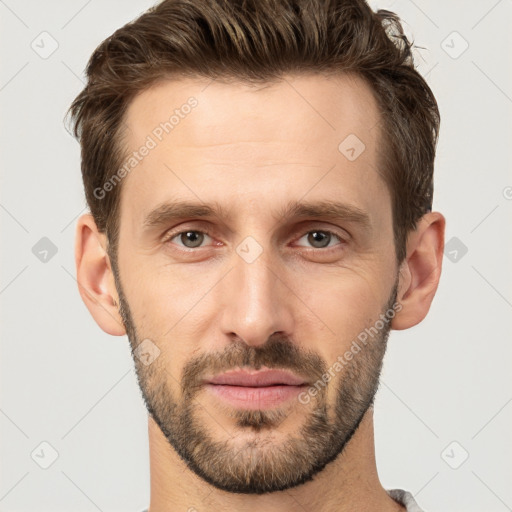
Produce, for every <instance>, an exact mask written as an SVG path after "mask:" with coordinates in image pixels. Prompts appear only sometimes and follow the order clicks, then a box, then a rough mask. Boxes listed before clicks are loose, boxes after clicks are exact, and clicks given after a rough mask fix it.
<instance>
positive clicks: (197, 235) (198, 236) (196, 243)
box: [165, 229, 211, 249]
mask: <svg viewBox="0 0 512 512" xmlns="http://www.w3.org/2000/svg"><path fill="white" fill-rule="evenodd" d="M205 237H207V238H211V237H210V236H209V235H208V234H207V233H205V232H204V231H198V230H197V229H189V230H187V231H181V232H180V233H176V234H174V235H172V236H171V237H169V238H167V239H166V240H165V242H166V243H167V242H172V241H173V240H174V239H177V240H178V241H179V242H181V243H176V245H178V246H179V245H181V246H182V247H185V248H187V249H195V248H197V247H200V246H201V244H202V243H203V241H204V240H205Z"/></svg>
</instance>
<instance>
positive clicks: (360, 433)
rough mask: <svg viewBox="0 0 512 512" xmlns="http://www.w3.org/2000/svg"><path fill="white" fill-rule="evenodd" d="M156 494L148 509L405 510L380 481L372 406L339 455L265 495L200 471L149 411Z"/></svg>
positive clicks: (223, 511) (241, 511) (165, 511)
mask: <svg viewBox="0 0 512 512" xmlns="http://www.w3.org/2000/svg"><path fill="white" fill-rule="evenodd" d="M148 430H149V450H150V474H151V498H150V507H149V512H174V511H178V510H190V512H194V511H196V512H202V511H209V510H215V511H218V512H227V511H228V510H229V511H233V510H236V511H237V512H245V511H247V512H249V511H251V512H263V511H264V512H277V511H279V512H292V511H296V510H297V509H303V510H315V511H317V512H334V511H336V512H348V511H353V510H379V511H381V512H392V511H394V512H398V511H404V510H405V508H404V507H402V506H401V505H399V504H398V503H396V502H395V501H394V500H393V499H392V498H391V497H390V496H389V495H388V494H387V492H386V491H385V489H384V488H383V487H382V486H381V484H380V482H379V477H378V474H377V467H376V462H375V444H374V432H373V409H372V408H370V409H369V410H368V411H367V413H366V415H365V416H364V418H363V420H362V422H361V424H360V426H359V428H358V430H357V431H356V433H355V434H354V436H353V437H352V439H351V440H350V442H349V443H348V444H347V445H346V447H345V449H344V450H343V452H342V453H341V454H340V455H339V456H338V457H337V459H336V460H334V461H333V462H331V463H330V464H328V465H327V466H326V467H325V469H324V470H323V471H321V472H320V473H318V474H317V475H316V476H315V477H314V479H313V480H312V481H310V482H306V483H305V484H302V485H299V486H298V487H295V488H293V489H288V490H286V491H279V492H275V493H270V494H264V495H248V494H232V493H228V492H225V491H222V490H219V489H217V488H215V487H213V486H211V485H210V484H208V483H207V482H205V481H204V480H202V479H201V478H199V477H198V476H196V475H195V473H193V472H192V471H191V470H190V469H188V467H187V465H186V464H185V463H184V462H183V461H182V460H181V458H180V457H179V456H178V454H177V453H176V452H175V451H174V449H173V448H172V447H171V446H170V444H169V443H168V441H167V439H166V438H165V436H164V435H163V434H162V432H161V430H160V429H159V427H158V425H157V424H156V423H155V422H154V420H153V419H152V418H151V417H149V424H148Z"/></svg>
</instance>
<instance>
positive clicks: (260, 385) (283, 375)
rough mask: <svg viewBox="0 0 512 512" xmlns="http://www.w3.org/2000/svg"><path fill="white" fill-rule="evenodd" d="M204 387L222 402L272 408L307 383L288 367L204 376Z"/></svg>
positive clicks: (298, 391) (291, 396)
mask: <svg viewBox="0 0 512 512" xmlns="http://www.w3.org/2000/svg"><path fill="white" fill-rule="evenodd" d="M204 384H205V388H206V389H207V390H208V391H209V392H210V393H212V394H213V395H215V396H216V397H217V398H219V399H221V400H222V401H223V402H227V403H228V404H230V405H232V406H234V407H238V408H243V409H252V410H255V409H271V408H274V407H277V406H279V405H282V404H284V403H285V402H287V401H289V400H291V399H293V398H296V397H297V395H298V394H299V393H300V392H301V391H302V390H303V388H304V387H305V386H307V382H306V381H305V380H304V379H303V378H302V377H299V376H298V375H295V374H294V373H291V372H289V371H286V370H271V369H261V370H241V369H238V370H230V371H228V372H225V373H222V374H219V375H216V376H214V377H212V378H210V379H207V380H205V382H204Z"/></svg>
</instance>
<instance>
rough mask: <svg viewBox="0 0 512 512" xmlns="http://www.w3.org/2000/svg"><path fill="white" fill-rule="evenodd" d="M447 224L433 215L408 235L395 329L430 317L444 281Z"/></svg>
mask: <svg viewBox="0 0 512 512" xmlns="http://www.w3.org/2000/svg"><path fill="white" fill-rule="evenodd" d="M445 224H446V220H445V218H444V217H443V215H441V214H440V213H439V212H430V213H427V214H425V215H424V216H423V217H422V218H421V219H420V220H419V222H418V225H417V227H416V229H415V230H414V231H412V232H411V233H410V234H409V237H408V238H407V251H406V254H407V255H406V257H405V259H404V261H403V262H402V264H401V266H400V272H399V286H398V293H397V300H398V302H399V303H400V304H401V306H402V308H401V309H400V311H399V312H398V313H397V314H396V315H395V317H394V318H393V320H392V321H391V328H392V329H396V330H401V329H408V328H409V327H413V326H414V325H416V324H419V323H420V322H421V321H422V320H423V319H424V318H425V317H426V316H427V313H428V310H429V309H430V305H431V303H432V300H433V298H434V295H435V293H436V290H437V286H438V284H439V278H440V277H441V266H442V263H443V251H444V230H445Z"/></svg>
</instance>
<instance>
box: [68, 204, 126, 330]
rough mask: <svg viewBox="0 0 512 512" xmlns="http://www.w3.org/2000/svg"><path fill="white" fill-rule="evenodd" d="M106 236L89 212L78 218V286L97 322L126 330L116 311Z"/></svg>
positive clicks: (76, 259)
mask: <svg viewBox="0 0 512 512" xmlns="http://www.w3.org/2000/svg"><path fill="white" fill-rule="evenodd" d="M106 247H107V238H106V236H105V235H104V234H103V233H100V232H99V231H98V228H97V227H96V223H95V222H94V218H93V217H92V215H91V214H88V213H87V214H85V215H82V216H81V217H80V218H79V219H78V224H77V227H76V237H75V264H76V276H77V281H78V289H79V291H80V295H81V297H82V300H83V301H84V303H85V305H86V306H87V309H88V310H89V312H90V313H91V315H92V316H93V318H94V320H96V323H97V324H98V325H99V326H100V327H101V328H102V329H103V330H104V331H105V332H106V333H108V334H112V335H113V336H122V335H123V334H126V330H125V328H124V325H123V320H122V318H121V315H120V314H119V310H118V307H119V297H118V295H117V290H116V287H115V281H114V275H113V273H112V268H111V266H110V258H109V257H108V254H107V251H106Z"/></svg>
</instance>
